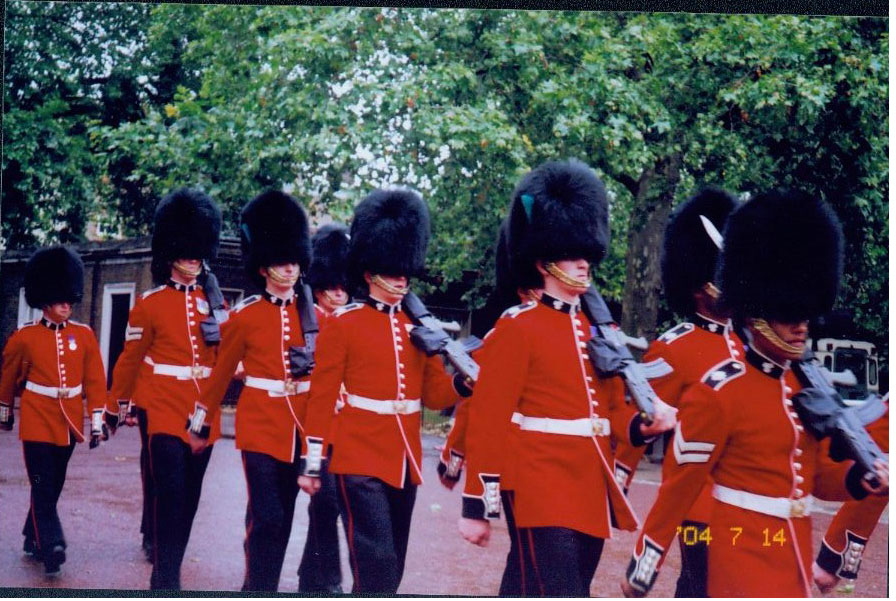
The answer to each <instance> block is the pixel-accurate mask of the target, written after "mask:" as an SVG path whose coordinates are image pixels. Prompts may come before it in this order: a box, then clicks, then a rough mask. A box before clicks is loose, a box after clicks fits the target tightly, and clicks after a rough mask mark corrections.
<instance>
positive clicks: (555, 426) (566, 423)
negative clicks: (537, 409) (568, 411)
mask: <svg viewBox="0 0 896 601" xmlns="http://www.w3.org/2000/svg"><path fill="white" fill-rule="evenodd" d="M510 421H511V422H513V423H515V424H517V425H518V426H519V427H520V430H527V431H530V432H544V433H545V434H565V435H566V436H609V435H610V420H608V419H607V418H605V417H597V416H596V415H595V416H594V417H583V418H580V419H554V418H552V417H529V416H527V415H523V414H522V413H514V414H513V416H512V417H511V418H510Z"/></svg>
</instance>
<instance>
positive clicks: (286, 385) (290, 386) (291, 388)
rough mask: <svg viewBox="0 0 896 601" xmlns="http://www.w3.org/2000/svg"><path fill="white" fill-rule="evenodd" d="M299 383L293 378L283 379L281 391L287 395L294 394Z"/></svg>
mask: <svg viewBox="0 0 896 601" xmlns="http://www.w3.org/2000/svg"><path fill="white" fill-rule="evenodd" d="M298 389H299V383H298V382H296V381H295V380H284V382H283V392H284V393H286V394H288V395H294V394H296V393H297V392H298Z"/></svg>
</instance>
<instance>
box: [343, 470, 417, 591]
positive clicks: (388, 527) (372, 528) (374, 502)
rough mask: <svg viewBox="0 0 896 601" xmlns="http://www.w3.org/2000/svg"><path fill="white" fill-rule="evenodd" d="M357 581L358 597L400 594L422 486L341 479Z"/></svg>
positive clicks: (350, 477) (363, 478)
mask: <svg viewBox="0 0 896 601" xmlns="http://www.w3.org/2000/svg"><path fill="white" fill-rule="evenodd" d="M336 486H337V487H338V489H339V510H340V511H341V513H342V523H343V524H345V538H346V540H347V541H348V552H349V560H350V563H351V566H352V575H353V576H354V581H355V582H354V585H353V586H352V593H354V594H357V593H377V594H395V593H396V592H397V591H398V585H399V584H401V577H402V575H403V574H404V561H405V556H406V555H407V550H408V534H409V533H410V529H411V515H412V514H413V512H414V501H415V500H416V499H417V486H416V485H415V484H413V483H412V482H411V479H410V478H408V477H406V478H405V482H404V486H403V487H402V488H395V487H394V486H389V485H388V484H386V483H385V482H383V481H382V480H380V479H379V478H373V477H371V476H354V475H343V474H336Z"/></svg>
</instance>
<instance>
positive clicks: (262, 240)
mask: <svg viewBox="0 0 896 601" xmlns="http://www.w3.org/2000/svg"><path fill="white" fill-rule="evenodd" d="M240 221H241V224H240V232H241V241H242V247H243V260H244V262H245V265H246V270H247V271H248V274H249V278H250V279H251V281H252V282H253V283H254V284H255V285H256V286H257V287H258V288H260V289H261V290H262V291H263V292H262V294H260V295H254V296H250V297H248V298H246V299H245V300H243V301H242V302H241V303H240V304H238V305H237V306H236V307H234V309H233V312H232V315H231V318H230V319H229V320H228V321H227V323H226V324H225V326H224V331H223V336H222V343H221V349H220V352H219V355H218V361H217V363H216V364H215V367H214V369H213V370H212V374H211V377H210V378H209V379H208V380H205V381H204V382H203V383H202V394H201V395H200V396H199V406H200V408H201V410H202V411H203V412H205V413H207V414H209V415H213V414H217V413H218V412H219V411H220V405H221V400H222V398H223V397H224V393H225V392H226V390H227V386H228V384H229V383H230V380H231V379H232V377H233V373H234V370H235V369H236V366H237V365H238V364H239V363H240V361H242V362H243V364H244V366H245V372H246V377H245V386H244V387H243V390H242V393H241V394H240V398H239V401H238V402H237V411H236V447H237V448H238V449H240V450H241V451H242V456H243V467H244V471H245V475H246V486H247V488H248V490H249V503H248V506H247V507H246V542H245V544H244V548H245V552H246V575H245V579H244V581H243V587H242V590H243V591H276V590H277V585H278V583H279V582H280V570H281V568H282V567H283V558H284V556H285V554H286V546H287V543H289V534H290V531H291V530H292V518H293V515H294V512H295V503H296V495H298V492H299V487H298V477H299V457H300V455H301V446H302V439H301V431H302V419H303V418H304V413H305V405H306V402H307V395H308V389H309V380H308V376H309V374H310V372H311V367H312V365H313V354H312V353H313V345H312V346H311V348H308V346H309V345H308V342H307V340H306V339H305V336H304V334H305V333H306V331H309V332H310V331H313V332H315V333H316V331H317V323H316V319H315V317H314V307H313V305H312V303H311V302H310V295H309V298H306V297H305V295H304V294H303V293H302V292H299V293H297V292H296V290H295V288H294V287H295V285H296V283H297V282H298V281H299V277H300V275H301V274H302V273H305V271H306V270H307V269H308V264H309V262H310V260H311V243H310V240H309V236H308V219H307V217H306V216H305V211H304V209H302V207H301V205H299V203H298V201H296V199H294V198H293V197H291V196H289V195H287V194H283V193H282V192H265V193H263V194H261V195H259V196H258V197H256V198H255V199H253V200H252V201H251V202H249V203H248V204H247V205H246V206H245V208H244V209H243V211H242V214H241V216H240ZM309 312H310V314H311V315H310V318H309V315H308V313H309ZM299 362H302V363H304V365H297V363H299ZM205 435H206V433H205V432H203V431H201V430H200V431H198V432H197V431H195V430H194V431H191V434H190V437H191V439H193V441H194V442H193V444H198V445H199V446H202V445H203V444H204V441H203V440H202V439H203V438H205Z"/></svg>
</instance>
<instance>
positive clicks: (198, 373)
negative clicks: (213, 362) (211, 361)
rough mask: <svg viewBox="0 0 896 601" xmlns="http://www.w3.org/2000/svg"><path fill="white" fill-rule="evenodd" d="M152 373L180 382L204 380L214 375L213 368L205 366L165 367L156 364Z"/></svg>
mask: <svg viewBox="0 0 896 601" xmlns="http://www.w3.org/2000/svg"><path fill="white" fill-rule="evenodd" d="M152 373H154V374H158V375H160V376H172V377H174V378H177V379H178V380H192V379H194V378H195V379H196V380H203V379H205V378H207V377H209V376H210V375H212V368H211V367H205V366H204V365H165V364H164V363H155V364H153V366H152Z"/></svg>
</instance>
